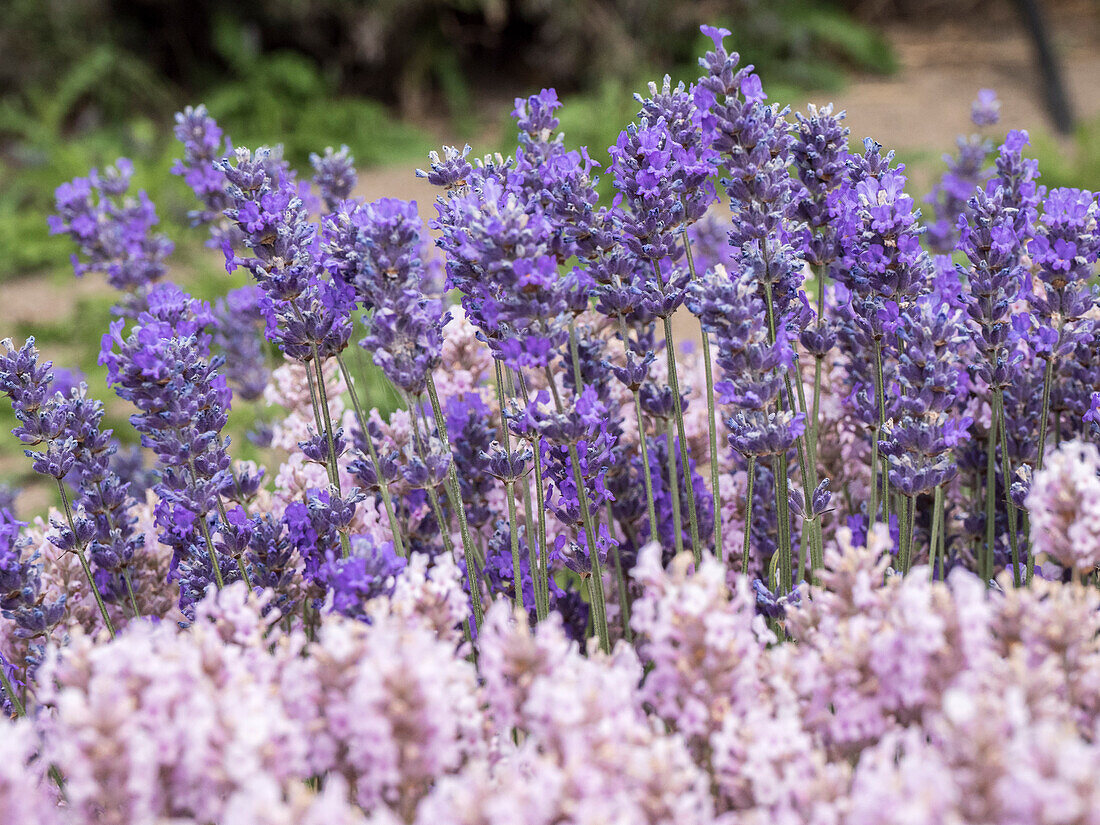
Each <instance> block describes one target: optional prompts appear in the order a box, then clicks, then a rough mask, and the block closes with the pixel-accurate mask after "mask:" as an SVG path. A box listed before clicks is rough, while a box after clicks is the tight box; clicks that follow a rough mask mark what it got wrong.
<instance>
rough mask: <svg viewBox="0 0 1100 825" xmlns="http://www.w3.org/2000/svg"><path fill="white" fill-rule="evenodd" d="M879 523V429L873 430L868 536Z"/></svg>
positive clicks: (875, 427) (873, 428)
mask: <svg viewBox="0 0 1100 825" xmlns="http://www.w3.org/2000/svg"><path fill="white" fill-rule="evenodd" d="M877 523H878V427H877V426H874V427H872V428H871V500H870V501H869V502H868V503H867V534H868V535H870V534H871V528H872V527H874V526H875V525H876V524H877Z"/></svg>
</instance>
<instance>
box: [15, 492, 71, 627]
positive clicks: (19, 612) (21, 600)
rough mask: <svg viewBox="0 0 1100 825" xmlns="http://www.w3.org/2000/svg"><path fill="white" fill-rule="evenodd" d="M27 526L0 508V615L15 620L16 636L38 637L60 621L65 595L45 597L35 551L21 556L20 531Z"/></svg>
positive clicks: (63, 611)
mask: <svg viewBox="0 0 1100 825" xmlns="http://www.w3.org/2000/svg"><path fill="white" fill-rule="evenodd" d="M26 526H27V525H26V523H25V522H22V521H17V520H16V519H15V517H14V516H13V515H12V514H11V511H10V510H8V509H7V508H4V509H0V615H2V616H3V617H4V618H5V619H9V620H11V621H13V622H15V624H16V631H15V635H16V637H17V638H41V637H44V636H48V635H49V633H50V630H51V629H52V628H53V627H54V626H55V625H56V624H57V623H58V622H60V621H61V618H62V616H63V615H64V613H65V598H66V597H65V596H64V595H62V596H61V597H60V598H59V599H57V600H56V601H53V602H47V601H46V600H45V594H44V593H42V586H41V566H40V565H39V564H38V554H37V553H35V554H33V555H31V556H29V557H28V558H25V559H24V558H23V555H24V553H23V548H24V547H25V546H26V542H24V541H23V540H22V539H21V538H20V530H21V529H22V528H24V527H26Z"/></svg>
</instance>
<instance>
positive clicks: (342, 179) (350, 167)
mask: <svg viewBox="0 0 1100 825" xmlns="http://www.w3.org/2000/svg"><path fill="white" fill-rule="evenodd" d="M309 163H310V165H311V166H312V167H313V170H314V175H313V184H314V186H316V187H317V189H318V190H319V191H320V192H321V199H322V200H323V201H324V202H325V206H327V207H328V211H329V212H335V211H336V207H337V206H339V204H340V202H341V201H343V200H345V199H347V198H348V197H350V196H351V191H352V190H353V189H354V188H355V184H356V182H357V181H358V180H359V178H358V176H357V175H356V174H355V158H353V157H352V156H351V150H350V149H348V147H347V146H341V147H340V151H338V152H336V151H333V149H332V147H331V146H329V147H328V148H326V149H325V154H324V155H318V154H316V153H314V154H311V155H310V156H309Z"/></svg>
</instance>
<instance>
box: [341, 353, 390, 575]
mask: <svg viewBox="0 0 1100 825" xmlns="http://www.w3.org/2000/svg"><path fill="white" fill-rule="evenodd" d="M336 363H337V364H338V365H339V367H340V372H341V374H342V375H343V376H344V383H345V384H347V385H348V394H349V395H350V396H351V408H352V409H353V410H354V411H355V421H356V423H358V424H359V431H360V432H361V433H363V441H364V443H365V444H366V445H367V455H368V456H369V458H370V462H371V466H372V467H373V468H374V475H375V478H377V479H378V490H379V493H381V495H382V506H383V507H384V508H385V510H386V518H387V519H388V520H389V523H390V533H391V534H392V535H393V547H394V550H395V551H396V552H397V555H399V556H402V557H403V556H404V555H405V542H404V541H403V540H402V538H401V528H400V527H399V525H398V523H397V513H396V511H395V510H394V509H393V497H392V496H391V495H390V489H389V485H388V484H387V483H386V481H385V479H383V478H382V466H381V463H380V462H379V461H378V451H377V450H376V449H375V447H374V439H372V438H371V437H370V428H369V427H368V422H367V417H366V416H365V415H364V414H363V408H362V407H360V406H359V394H358V393H357V392H356V391H355V383H354V382H353V381H352V380H351V373H350V372H349V371H348V368H347V365H346V364H345V363H344V359H343V358H342V357H340V356H339V355H337V356H336Z"/></svg>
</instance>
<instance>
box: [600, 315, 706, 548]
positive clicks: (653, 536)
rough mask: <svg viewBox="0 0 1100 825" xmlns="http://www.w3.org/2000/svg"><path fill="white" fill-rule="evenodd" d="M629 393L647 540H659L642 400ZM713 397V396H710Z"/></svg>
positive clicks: (621, 331)
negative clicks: (635, 422) (634, 419)
mask: <svg viewBox="0 0 1100 825" xmlns="http://www.w3.org/2000/svg"><path fill="white" fill-rule="evenodd" d="M618 317H619V335H620V336H622V339H623V348H624V349H626V348H628V347H629V339H628V338H627V335H626V319H625V318H623V314H622V313H621V312H620V313H618ZM631 395H633V396H634V412H635V413H636V414H637V418H638V449H639V452H640V454H641V457H642V475H643V476H644V477H645V503H646V512H647V515H648V516H649V540H650V541H659V536H660V533H658V532H657V509H656V506H655V505H654V503H653V474H652V473H651V472H650V469H649V455H648V447H647V446H646V435H645V418H644V416H643V415H642V400H641V397H640V396H639V394H638V390H637V389H632V390H631ZM712 398H713V396H712Z"/></svg>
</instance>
